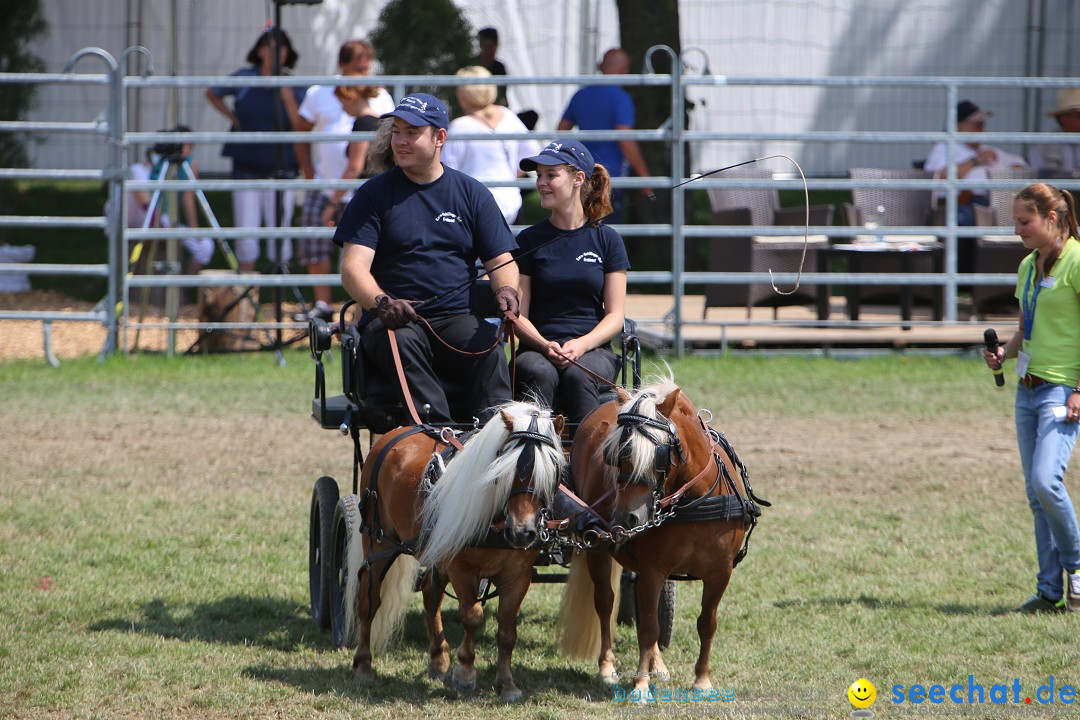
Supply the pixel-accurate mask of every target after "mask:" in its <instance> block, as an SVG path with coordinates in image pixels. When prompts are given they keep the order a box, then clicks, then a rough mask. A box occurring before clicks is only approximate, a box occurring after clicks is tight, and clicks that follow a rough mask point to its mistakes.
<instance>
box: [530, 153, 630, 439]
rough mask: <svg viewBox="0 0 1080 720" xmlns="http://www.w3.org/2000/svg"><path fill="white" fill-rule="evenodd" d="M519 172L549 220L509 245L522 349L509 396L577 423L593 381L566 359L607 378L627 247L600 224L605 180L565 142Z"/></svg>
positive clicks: (588, 405)
mask: <svg viewBox="0 0 1080 720" xmlns="http://www.w3.org/2000/svg"><path fill="white" fill-rule="evenodd" d="M520 167H521V169H522V170H525V171H526V172H531V171H533V170H535V171H536V189H537V191H538V192H539V195H540V205H541V206H542V207H544V208H547V209H548V210H550V211H551V217H549V218H548V219H547V220H545V221H543V222H541V223H539V224H537V225H533V226H532V227H530V228H528V229H526V230H523V231H522V232H521V234H520V235H518V239H517V240H518V245H519V246H520V252H519V255H518V267H519V270H520V273H521V279H520V283H521V318H520V323H521V324H520V327H519V331H518V333H519V336H520V337H521V341H522V345H523V347H525V348H527V349H526V350H525V351H524V352H522V353H520V354H519V355H518V356H517V364H516V365H515V371H516V377H517V383H518V384H517V389H518V391H519V394H521V395H525V394H527V393H530V392H531V393H532V394H533V395H535V396H537V397H539V398H541V399H543V400H545V401H547V403H548V404H549V405H551V406H552V407H554V408H556V409H557V410H559V411H560V412H562V413H563V414H565V415H566V416H567V418H569V420H570V421H571V422H575V423H576V422H581V420H582V419H583V418H584V417H585V416H586V415H587V414H589V412H590V411H591V410H592V409H593V408H595V407H596V406H597V405H598V404H599V402H600V400H599V391H600V388H599V381H597V380H596V379H595V378H593V377H592V376H590V375H589V374H587V373H586V372H584V371H583V370H582V369H581V368H579V367H577V366H576V365H574V364H572V363H571V361H574V362H577V363H579V364H581V365H582V366H584V367H586V368H588V369H589V370H591V371H593V372H595V373H596V374H597V375H600V376H602V377H605V378H608V379H609V380H612V381H614V380H615V376H616V372H617V366H616V362H615V354H614V353H613V352H612V350H611V345H610V341H611V339H612V338H613V337H615V336H616V335H618V334H619V333H620V332H622V328H623V317H624V312H625V306H626V271H627V270H628V269H629V268H630V261H629V260H628V259H627V256H626V247H625V245H624V244H623V240H622V237H620V236H619V233H617V232H615V230H613V229H612V228H610V227H608V226H606V225H601V224H600V221H601V220H602V219H603V218H604V217H605V216H607V215H608V214H609V213H610V212H611V179H610V177H609V175H608V172H607V170H606V169H605V168H604V166H603V165H599V164H597V163H594V162H593V157H592V155H591V154H590V153H589V151H588V149H586V147H585V146H584V145H583V144H581V143H579V142H576V141H573V140H563V141H555V142H552V143H551V144H549V145H548V146H547V147H545V148H544V149H543V150H542V151H541V152H540V154H539V155H534V156H532V157H528V158H525V159H524V160H522V161H521V163H520Z"/></svg>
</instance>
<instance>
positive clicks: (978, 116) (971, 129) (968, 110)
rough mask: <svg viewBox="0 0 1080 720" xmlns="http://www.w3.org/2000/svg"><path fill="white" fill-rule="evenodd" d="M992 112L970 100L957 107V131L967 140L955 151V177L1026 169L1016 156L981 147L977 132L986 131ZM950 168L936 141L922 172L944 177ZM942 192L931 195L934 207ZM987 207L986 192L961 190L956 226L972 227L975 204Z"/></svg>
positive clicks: (981, 176) (982, 176)
mask: <svg viewBox="0 0 1080 720" xmlns="http://www.w3.org/2000/svg"><path fill="white" fill-rule="evenodd" d="M992 114H993V113H991V112H990V111H989V110H983V109H982V108H981V107H979V106H978V105H976V104H975V103H973V102H971V101H970V100H961V101H960V102H958V103H957V104H956V131H957V132H958V133H969V135H968V137H969V138H970V140H968V141H966V142H964V144H962V145H957V146H956V148H955V151H954V152H955V156H954V161H955V162H956V177H957V178H968V179H971V180H986V179H987V174H986V171H987V170H993V169H996V168H1007V167H1027V162H1025V161H1024V158H1022V157H1020V156H1019V155H1013V154H1012V153H1010V152H1006V151H1004V150H1002V149H1001V148H996V147H994V146H992V145H984V144H982V143H980V142H979V140H978V138H979V136H978V133H981V132H982V131H983V130H985V129H986V119H987V118H989V117H990V116H991V115H992ZM948 168H949V160H948V146H947V144H946V143H945V141H944V140H939V141H937V142H936V143H934V146H933V147H932V148H930V154H929V155H927V156H926V162H924V163H923V169H924V170H929V171H931V172H933V173H934V177H945V176H946V174H947V172H948ZM944 196H945V194H944V193H943V192H941V191H938V192H936V193H934V204H935V205H936V204H937V203H938V202H940V201H941V200H942V199H943V198H944ZM988 204H989V199H988V198H987V195H986V190H963V191H961V192H960V193H959V194H958V196H957V207H956V224H957V225H965V226H966V225H974V224H975V208H974V206H975V205H982V206H983V207H985V206H986V205H988Z"/></svg>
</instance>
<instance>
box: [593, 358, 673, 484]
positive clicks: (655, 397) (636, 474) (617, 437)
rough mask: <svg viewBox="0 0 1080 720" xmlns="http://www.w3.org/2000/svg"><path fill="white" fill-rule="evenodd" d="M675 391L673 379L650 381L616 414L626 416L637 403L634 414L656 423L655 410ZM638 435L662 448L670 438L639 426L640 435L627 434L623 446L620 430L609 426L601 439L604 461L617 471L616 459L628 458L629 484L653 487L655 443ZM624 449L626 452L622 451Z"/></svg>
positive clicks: (620, 427) (615, 426) (668, 376)
mask: <svg viewBox="0 0 1080 720" xmlns="http://www.w3.org/2000/svg"><path fill="white" fill-rule="evenodd" d="M677 389H678V385H676V384H675V380H674V378H672V377H671V376H670V375H667V376H664V377H658V378H653V379H651V380H650V381H649V384H648V385H646V386H645V387H643V388H641V389H640V390H637V391H636V392H633V393H631V395H630V399H629V400H627V401H626V402H624V403H623V404H621V405H619V408H618V410H617V413H618V414H622V413H627V412H630V411H631V410H632V409H633V408H634V405H635V403H637V402H638V401H639V400H640V401H641V404H640V405H638V406H637V410H636V411H635V412H637V413H638V414H639V415H644V416H645V417H647V418H650V419H652V420H658V419H659V418H660V413H659V411H658V410H657V407H658V406H659V405H661V404H663V402H664V400H665V399H666V398H667V396H668V395H669V394H670V393H672V392H673V391H675V390H677ZM642 433H646V434H648V436H649V437H651V438H652V439H653V440H655V441H656V443H660V444H666V443H667V442H668V440H670V438H668V437H666V435H665V433H662V432H661V431H659V430H656V429H655V428H650V427H647V426H642V427H641V431H640V432H639V431H637V430H635V431H634V432H632V433H630V434H629V437H628V439H627V441H626V442H625V443H623V442H622V437H623V428H622V426H620V425H612V427H611V432H610V433H608V436H607V437H606V438H604V444H603V453H604V461H605V462H606V463H607V464H608V465H609V466H614V467H619V466H620V465H621V464H622V463H621V462H620V461H619V458H620V456H622V455H623V454H624V452H625V454H626V455H627V457H628V458H629V465H630V470H629V471H630V477H631V481H633V480H637V481H639V482H645V483H648V484H653V483H655V482H656V469H655V467H654V465H653V458H654V457H655V453H656V443H653V442H650V441H649V437H645V435H643V434H642ZM624 447H625V448H626V450H625V451H624Z"/></svg>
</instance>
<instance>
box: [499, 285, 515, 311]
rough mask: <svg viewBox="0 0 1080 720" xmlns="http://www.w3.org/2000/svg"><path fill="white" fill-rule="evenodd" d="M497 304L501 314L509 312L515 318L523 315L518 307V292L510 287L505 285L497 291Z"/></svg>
mask: <svg viewBox="0 0 1080 720" xmlns="http://www.w3.org/2000/svg"><path fill="white" fill-rule="evenodd" d="M495 304H496V305H497V306H498V308H499V312H501V313H505V312H509V313H510V314H512V315H513V316H514V317H518V316H519V315H521V310H520V309H519V307H518V294H517V290H515V289H514V288H512V287H510V286H509V285H503V286H502V287H501V288H499V289H498V290H496V291H495Z"/></svg>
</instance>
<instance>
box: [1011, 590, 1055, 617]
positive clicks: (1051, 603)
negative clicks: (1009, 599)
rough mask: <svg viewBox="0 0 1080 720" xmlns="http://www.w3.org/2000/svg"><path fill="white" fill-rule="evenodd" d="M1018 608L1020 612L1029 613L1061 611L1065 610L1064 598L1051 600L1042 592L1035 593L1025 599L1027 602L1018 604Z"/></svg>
mask: <svg viewBox="0 0 1080 720" xmlns="http://www.w3.org/2000/svg"><path fill="white" fill-rule="evenodd" d="M1019 610H1020V612H1022V613H1027V614H1029V615H1035V614H1037V613H1061V612H1065V599H1064V598H1062V599H1061V600H1051V599H1049V598H1047V597H1044V596H1043V594H1042V593H1035V594H1034V595H1032V596H1031V597H1029V598H1028V599H1027V602H1025V603H1024V604H1023V605H1021V606H1020V608H1019Z"/></svg>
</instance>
